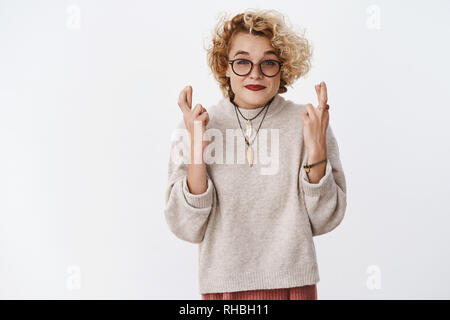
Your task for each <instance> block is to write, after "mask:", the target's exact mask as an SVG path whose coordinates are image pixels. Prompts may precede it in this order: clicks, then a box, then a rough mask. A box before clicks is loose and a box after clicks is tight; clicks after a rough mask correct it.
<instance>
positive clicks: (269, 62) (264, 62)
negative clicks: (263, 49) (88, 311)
mask: <svg viewBox="0 0 450 320" xmlns="http://www.w3.org/2000/svg"><path fill="white" fill-rule="evenodd" d="M262 64H265V65H268V66H274V65H276V64H277V63H276V61H274V60H265V61H263V62H262Z"/></svg>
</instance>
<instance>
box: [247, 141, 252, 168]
mask: <svg viewBox="0 0 450 320" xmlns="http://www.w3.org/2000/svg"><path fill="white" fill-rule="evenodd" d="M247 161H248V165H249V166H250V167H253V149H252V146H247Z"/></svg>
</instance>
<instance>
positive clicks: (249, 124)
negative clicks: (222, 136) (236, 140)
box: [245, 120, 253, 139]
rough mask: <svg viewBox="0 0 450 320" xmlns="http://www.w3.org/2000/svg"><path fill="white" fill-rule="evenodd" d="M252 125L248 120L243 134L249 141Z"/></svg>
mask: <svg viewBox="0 0 450 320" xmlns="http://www.w3.org/2000/svg"><path fill="white" fill-rule="evenodd" d="M252 131H253V128H252V123H251V122H250V120H247V128H246V130H245V134H246V135H247V138H248V139H250V137H251V136H252Z"/></svg>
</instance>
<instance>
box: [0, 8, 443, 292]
mask: <svg viewBox="0 0 450 320" xmlns="http://www.w3.org/2000/svg"><path fill="white" fill-rule="evenodd" d="M274 5H276V6H274ZM247 8H265V9H269V8H271V9H277V10H279V11H280V12H282V13H283V14H285V15H286V18H287V19H288V21H290V22H291V23H293V24H294V25H296V26H298V27H300V28H303V27H304V28H307V29H306V30H307V32H306V37H307V38H308V39H309V40H310V41H311V43H312V45H313V47H314V60H313V68H312V70H311V72H310V73H309V75H308V76H307V77H306V78H304V79H300V80H299V81H297V82H296V83H295V84H294V86H293V87H289V88H288V92H287V93H286V94H284V97H285V98H286V99H290V100H292V101H295V102H296V103H308V102H311V103H313V104H314V105H316V103H317V100H316V96H315V91H314V84H315V83H318V82H320V81H322V80H324V81H326V83H327V85H328V96H329V103H330V106H331V110H330V125H331V126H332V127H333V130H334V132H335V135H336V138H337V141H338V145H339V149H340V153H341V161H342V164H343V168H344V171H345V174H346V179H347V188H348V194H347V203H348V205H347V211H346V217H345V218H344V220H343V222H342V224H341V225H340V226H339V227H338V228H337V229H335V230H334V231H332V232H331V233H328V234H325V235H322V236H318V237H315V238H314V240H315V245H316V249H317V255H318V263H319V273H320V277H321V281H320V282H319V283H318V297H319V299H350V298H354V299H431V298H436V299H444V298H445V299H449V298H450V286H449V283H450V271H449V270H450V260H449V250H448V243H449V242H450V236H449V225H450V218H449V214H450V210H449V207H450V206H449V202H448V201H449V189H450V188H449V181H450V173H449V172H450V171H449V170H448V168H447V166H448V163H449V162H450V147H449V146H450V144H449V138H450V130H449V124H448V117H449V111H448V110H449V107H450V105H449V101H450V99H449V98H450V97H449V95H450V94H449V80H448V76H449V71H450V70H449V69H450V68H449V65H450V64H449V62H448V57H450V46H449V41H448V39H449V30H450V22H449V20H448V12H449V9H450V2H448V1H445V0H442V1H395V2H394V1H357V0H355V1H332V0H330V1H314V3H313V1H276V2H274V1H261V0H258V1H246V2H243V1H217V2H214V3H213V2H206V1H197V2H196V1H179V2H174V1H158V2H156V1H154V2H152V1H129V0H128V1H106V0H103V1H12V0H11V1H0V130H1V131H0V142H1V144H0V146H1V149H0V150H1V151H0V152H1V157H0V283H1V285H0V298H3V299H5V298H8V299H13V298H19V299H22V298H44V299H46V298H57V299H78V298H85V299H96V298H113V299H116V298H117V299H118V298H124V299H134V298H137V299H200V298H201V297H200V294H199V293H198V275H197V271H198V266H197V263H198V261H197V258H198V252H197V250H198V247H197V245H194V244H191V243H188V242H184V241H182V240H180V239H178V238H176V237H175V236H174V235H173V234H172V233H171V232H170V230H169V228H168V226H167V225H166V222H165V218H164V213H163V210H164V201H165V198H164V197H165V188H166V183H167V164H168V157H169V142H170V135H171V132H172V130H173V129H174V128H175V125H176V123H177V122H178V121H179V120H181V119H182V117H181V112H180V110H179V107H178V105H177V100H178V94H179V92H180V90H181V89H182V88H183V87H184V86H186V85H192V86H193V89H194V93H193V103H194V104H196V103H201V104H202V105H203V106H204V107H205V108H206V109H208V106H210V105H213V104H215V103H217V102H218V101H219V99H220V98H221V92H220V90H219V87H218V84H217V83H216V82H215V80H214V78H213V76H212V74H211V72H210V70H209V69H208V67H207V64H206V51H205V47H206V45H207V44H208V39H209V37H210V33H211V31H212V29H213V27H214V25H215V23H216V21H217V17H218V14H219V13H221V12H227V13H228V14H230V15H231V14H236V13H239V12H240V11H242V10H245V9H247ZM77 17H79V19H78V20H77ZM299 121H301V120H300V119H299ZM371 266H375V267H371ZM372 268H374V269H372ZM374 270H375V271H374ZM374 279H378V280H379V282H378V283H379V284H380V286H379V287H374V288H373V287H372V286H371V285H370V283H374V282H373V281H372V280H374ZM375 282H376V281H375Z"/></svg>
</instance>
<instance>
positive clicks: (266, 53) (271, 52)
mask: <svg viewBox="0 0 450 320" xmlns="http://www.w3.org/2000/svg"><path fill="white" fill-rule="evenodd" d="M238 54H244V55H247V56H248V55H249V53H248V52H247V51H243V50H239V51H238V52H236V53H235V55H234V56H233V58H234V57H236V56H237V55H238ZM269 54H274V55H277V54H276V53H275V51H273V50H267V51H265V52H264V55H265V56H266V55H269Z"/></svg>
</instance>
